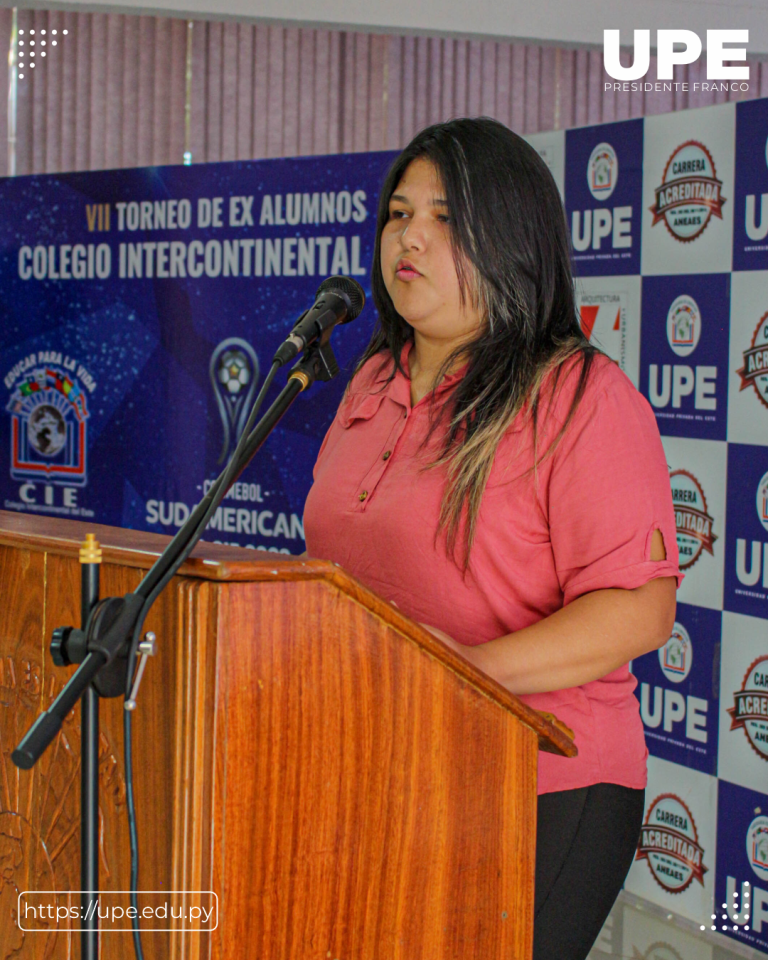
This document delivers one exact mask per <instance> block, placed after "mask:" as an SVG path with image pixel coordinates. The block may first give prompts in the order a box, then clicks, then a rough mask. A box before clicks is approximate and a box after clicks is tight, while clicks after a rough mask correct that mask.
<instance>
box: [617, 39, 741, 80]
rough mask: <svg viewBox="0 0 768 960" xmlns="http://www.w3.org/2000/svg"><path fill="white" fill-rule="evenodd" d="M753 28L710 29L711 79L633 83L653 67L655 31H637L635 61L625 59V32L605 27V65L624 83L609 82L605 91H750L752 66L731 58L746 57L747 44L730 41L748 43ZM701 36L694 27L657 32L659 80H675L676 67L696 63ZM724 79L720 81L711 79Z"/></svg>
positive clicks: (708, 68) (708, 76)
mask: <svg viewBox="0 0 768 960" xmlns="http://www.w3.org/2000/svg"><path fill="white" fill-rule="evenodd" d="M748 42H749V30H707V79H706V80H704V81H698V80H696V81H693V83H689V82H687V81H683V82H680V81H675V82H674V83H658V82H657V83H656V84H654V83H651V82H647V83H632V82H628V81H635V80H641V79H642V78H643V77H645V76H646V74H647V73H648V71H649V69H650V66H651V31H650V30H635V31H634V57H633V61H632V63H631V64H623V63H622V62H621V31H620V30H603V66H604V67H605V72H606V73H607V74H608V76H610V77H613V79H614V80H619V81H622V82H620V83H610V82H606V83H604V84H603V87H604V89H605V90H624V91H633V90H654V89H656V90H672V89H673V88H674V89H675V90H678V89H680V90H683V91H684V92H687V91H688V90H689V88H690V89H692V90H693V91H697V90H707V91H721V92H725V91H727V90H749V83H748V82H741V83H740V82H738V81H749V66H744V67H734V66H732V65H731V64H730V63H728V62H727V61H733V60H746V59H747V48H746V47H726V44H732V43H748ZM702 46H703V45H702V42H701V37H700V36H699V35H698V34H697V33H694V31H693V30H657V31H656V79H657V81H663V80H673V78H674V71H675V67H676V66H683V65H685V64H689V63H695V62H696V61H697V60H698V59H699V57H700V56H701V51H702ZM711 81H720V82H714V83H713V82H711Z"/></svg>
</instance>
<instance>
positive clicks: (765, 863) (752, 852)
mask: <svg viewBox="0 0 768 960" xmlns="http://www.w3.org/2000/svg"><path fill="white" fill-rule="evenodd" d="M746 840H747V857H748V859H749V864H750V866H751V867H752V869H753V870H754V872H755V873H756V874H757V876H758V877H760V879H761V880H768V817H755V819H754V820H753V821H752V823H750V825H749V827H748V829H747V837H746Z"/></svg>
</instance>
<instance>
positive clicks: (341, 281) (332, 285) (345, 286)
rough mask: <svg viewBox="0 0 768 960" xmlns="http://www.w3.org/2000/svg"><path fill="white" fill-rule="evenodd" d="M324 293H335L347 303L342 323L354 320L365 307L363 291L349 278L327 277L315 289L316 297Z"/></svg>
mask: <svg viewBox="0 0 768 960" xmlns="http://www.w3.org/2000/svg"><path fill="white" fill-rule="evenodd" d="M324 293H337V294H338V295H339V296H340V297H343V298H344V300H345V301H346V302H347V315H346V317H345V318H344V319H343V320H342V323H349V322H350V320H356V319H357V318H358V317H359V316H360V311H361V310H362V309H363V307H364V306H365V291H364V290H363V288H362V287H361V286H360V284H359V283H358V282H357V280H353V279H352V278H351V277H328V279H327V280H323V282H322V283H321V284H320V286H319V287H318V288H317V296H318V297H319V296H321V295H322V294H324Z"/></svg>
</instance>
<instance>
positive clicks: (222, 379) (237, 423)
mask: <svg viewBox="0 0 768 960" xmlns="http://www.w3.org/2000/svg"><path fill="white" fill-rule="evenodd" d="M208 373H209V375H210V378H211V385H212V386H213V392H214V395H215V397H216V405H217V407H218V408H219V416H220V417H221V425H222V427H223V430H224V438H223V442H222V446H221V454H220V455H219V460H218V462H219V463H223V462H224V460H226V458H227V455H228V454H229V453H230V452H231V449H233V448H234V447H235V445H236V444H237V441H238V440H239V439H240V437H241V435H242V433H243V430H244V429H245V424H246V421H247V419H248V413H249V411H250V409H251V401H252V400H253V394H254V391H255V390H256V384H257V383H258V380H259V359H258V357H257V356H256V351H255V350H254V349H253V347H252V346H251V345H250V343H248V341H247V340H241V339H240V338H239V337H230V338H229V339H228V340H222V341H221V343H220V344H219V345H218V346H217V347H216V349H215V350H214V351H213V353H212V354H211V359H210V362H209V364H208Z"/></svg>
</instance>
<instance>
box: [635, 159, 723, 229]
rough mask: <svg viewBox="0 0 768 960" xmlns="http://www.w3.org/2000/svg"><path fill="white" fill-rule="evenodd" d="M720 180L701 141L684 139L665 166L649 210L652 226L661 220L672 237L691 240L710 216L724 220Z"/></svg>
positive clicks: (713, 163)
mask: <svg viewBox="0 0 768 960" xmlns="http://www.w3.org/2000/svg"><path fill="white" fill-rule="evenodd" d="M722 186H723V182H722V180H718V179H717V171H716V170H715V162H714V160H713V159H712V155H711V154H710V152H709V150H707V148H706V147H705V146H704V144H703V143H699V141H698V140H686V142H685V143H682V144H680V146H679V147H678V148H677V149H676V150H675V151H674V152H673V153H672V156H671V157H670V158H669V160H667V165H666V167H664V173H663V174H662V177H661V184H660V185H659V186H658V187H656V199H655V200H654V203H653V206H652V207H650V208H649V209H650V211H651V213H652V214H653V223H652V224H651V226H652V227H655V226H656V224H657V223H659V221H661V220H663V221H664V224H665V225H666V227H667V230H669V232H670V233H671V234H672V236H673V237H674V238H675V240H679V241H680V242H681V243H690V242H691V241H692V240H695V239H696V237H699V236H701V234H702V233H703V232H704V230H705V229H706V228H707V224H708V223H709V221H710V220H711V219H712V217H718V218H719V219H720V220H722V219H723V204H724V203H725V202H726V200H725V197H723V195H722V192H721V191H722Z"/></svg>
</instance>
